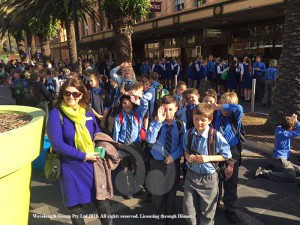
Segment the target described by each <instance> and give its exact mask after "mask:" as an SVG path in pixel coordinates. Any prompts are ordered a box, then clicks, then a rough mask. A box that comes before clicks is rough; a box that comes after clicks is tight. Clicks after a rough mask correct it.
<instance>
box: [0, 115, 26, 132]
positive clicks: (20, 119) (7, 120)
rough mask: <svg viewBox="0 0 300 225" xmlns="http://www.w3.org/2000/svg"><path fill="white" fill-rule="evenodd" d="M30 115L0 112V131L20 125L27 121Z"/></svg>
mask: <svg viewBox="0 0 300 225" xmlns="http://www.w3.org/2000/svg"><path fill="white" fill-rule="evenodd" d="M31 120H32V117H31V116H29V115H24V114H19V113H0V133H3V132H6V131H9V130H13V129H16V128H18V127H22V126H24V125H26V124H27V123H29V122H30V121H31Z"/></svg>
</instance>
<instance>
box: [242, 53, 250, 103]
mask: <svg viewBox="0 0 300 225" xmlns="http://www.w3.org/2000/svg"><path fill="white" fill-rule="evenodd" d="M243 66H244V74H243V76H242V77H241V80H242V88H243V89H244V97H245V101H250V99H251V90H252V66H251V59H250V58H249V57H245V58H244V62H243Z"/></svg>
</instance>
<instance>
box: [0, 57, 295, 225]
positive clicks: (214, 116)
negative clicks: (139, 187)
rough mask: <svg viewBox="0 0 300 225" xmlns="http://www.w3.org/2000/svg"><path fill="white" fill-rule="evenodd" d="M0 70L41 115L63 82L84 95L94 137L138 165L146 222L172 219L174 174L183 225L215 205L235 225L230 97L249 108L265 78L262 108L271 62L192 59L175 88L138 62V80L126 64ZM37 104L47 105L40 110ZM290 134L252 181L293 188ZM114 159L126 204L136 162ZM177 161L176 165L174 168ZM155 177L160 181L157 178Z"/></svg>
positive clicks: (171, 67)
mask: <svg viewBox="0 0 300 225" xmlns="http://www.w3.org/2000/svg"><path fill="white" fill-rule="evenodd" d="M2 68H3V67H0V74H1V80H0V81H1V82H3V77H5V80H6V84H7V86H8V87H10V88H11V89H12V94H13V96H14V98H16V103H17V104H19V105H26V104H27V103H28V101H26V98H28V92H29V91H28V90H29V89H30V88H29V87H30V86H33V87H34V90H35V93H33V94H34V95H36V96H37V92H38V93H40V96H41V99H40V102H39V103H38V104H36V105H34V106H36V107H40V108H43V109H44V110H45V111H47V110H46V109H45V107H46V108H47V107H50V108H51V107H52V105H53V102H54V101H55V100H56V98H57V95H58V93H59V90H60V87H61V85H62V84H63V83H64V82H65V81H66V79H67V78H70V77H72V78H75V79H81V80H82V81H83V82H84V83H85V85H86V88H87V89H88V93H89V98H90V107H91V109H92V110H93V112H94V115H95V117H96V120H97V123H98V125H99V127H101V131H102V132H105V133H107V134H109V135H111V136H112V137H113V139H114V140H115V141H117V142H119V143H122V144H124V145H126V146H128V147H131V148H132V149H133V151H134V152H135V153H136V154H139V155H140V156H141V157H142V158H143V159H144V161H145V164H146V170H147V171H146V172H147V174H148V175H149V177H150V183H149V184H148V185H147V184H145V186H146V189H147V190H148V191H149V192H150V193H151V195H150V196H151V198H152V204H153V212H154V214H158V215H161V214H164V215H172V214H174V213H175V202H176V201H175V200H176V191H177V189H178V188H179V184H180V175H181V174H182V175H183V177H184V179H185V181H184V185H183V187H184V189H183V190H184V199H183V212H184V213H185V214H186V215H188V216H189V217H188V219H187V220H188V222H189V224H192V225H196V224H201V225H204V224H209V225H211V224H214V217H215V212H216V208H217V206H218V205H219V204H220V202H221V201H223V202H224V206H225V210H226V215H227V218H228V220H229V221H230V222H232V223H240V222H241V221H240V218H239V217H238V216H237V214H236V201H237V198H238V196H237V184H238V171H239V166H240V163H241V149H240V148H239V144H240V143H239V142H240V134H241V129H242V124H241V118H242V115H243V108H242V106H241V105H240V104H239V100H238V97H237V94H236V92H237V90H240V91H241V95H242V96H244V97H245V100H246V101H248V100H250V98H251V88H252V86H251V85H252V78H253V77H256V78H258V80H259V82H261V80H260V79H261V77H260V76H262V74H263V73H266V76H265V79H266V93H265V97H264V101H263V103H264V104H270V101H271V92H272V88H273V86H274V81H275V79H276V60H271V62H270V67H269V68H268V69H265V67H264V66H263V64H262V63H261V61H260V57H257V58H256V62H255V63H254V64H252V63H251V60H250V58H248V57H245V58H244V61H243V63H240V62H238V60H237V59H236V58H233V61H232V62H231V65H230V66H229V65H228V62H226V60H225V59H216V60H213V57H212V56H209V57H208V59H207V60H203V59H197V60H196V61H195V62H190V63H189V65H188V68H187V78H188V82H187V83H185V82H184V81H182V74H181V73H182V69H181V64H180V62H179V61H176V60H173V61H170V60H168V59H162V60H155V61H154V63H153V64H149V62H147V61H146V62H145V63H144V64H143V65H142V67H141V68H140V72H141V73H143V74H142V76H136V75H135V72H134V69H133V68H132V66H131V65H130V64H129V63H122V64H120V65H119V66H116V67H114V68H111V70H110V73H109V74H108V75H107V76H105V75H99V74H97V73H95V72H94V70H93V69H92V67H91V69H85V70H84V71H83V72H82V71H78V72H70V71H69V69H68V68H64V69H62V70H60V71H59V70H56V69H50V68H49V67H48V69H45V68H43V66H42V65H41V66H40V67H39V65H37V68H35V69H31V70H28V71H26V70H24V71H23V70H20V69H18V68H14V69H12V70H11V71H10V73H7V74H5V75H4V72H3V71H5V70H3V69H2ZM87 68H90V66H89V67H87ZM224 71H228V77H227V78H226V79H225V80H224V78H223V77H222V76H223V74H224ZM175 77H176V79H175V82H174V78H175ZM177 78H179V79H178V82H177ZM174 84H176V87H175V90H174V95H172V94H171V92H172V91H173V90H172V89H173V86H174ZM225 87H226V88H225ZM214 88H215V89H216V90H217V91H216V90H215V89H214ZM31 94H32V93H31ZM41 102H43V104H47V103H49V104H48V105H46V106H45V105H43V106H41V104H40V103H41ZM109 117H113V120H109ZM112 123H113V124H112ZM112 125H113V126H112ZM295 127H296V128H295ZM298 130H299V124H298V121H297V117H295V116H292V117H291V118H290V119H286V120H285V121H284V122H283V124H282V126H281V127H279V128H277V130H276V140H277V142H276V143H277V145H276V143H275V146H277V147H278V150H277V151H275V152H274V155H275V156H274V160H273V161H272V164H273V166H274V167H275V168H276V169H277V170H278V171H276V170H275V171H270V170H266V169H262V168H259V169H258V170H257V172H256V176H257V177H268V178H270V179H277V180H280V179H281V180H289V181H292V180H294V178H295V176H294V172H293V171H292V170H291V165H290V163H289V161H288V154H289V144H287V146H283V147H282V146H279V145H280V143H282V139H284V138H290V137H293V136H298V135H299V131H298ZM212 133H214V134H215V135H216V138H215V146H216V153H217V155H210V154H209V151H208V148H209V147H208V146H209V143H208V142H209V136H210V135H212ZM276 154H277V155H276ZM282 155H284V157H282ZM120 157H121V158H122V163H121V167H122V168H121V169H122V171H123V174H124V182H125V184H126V185H125V186H126V188H125V191H124V193H123V194H124V196H125V197H126V198H132V197H133V195H134V194H135V193H136V192H137V191H136V190H135V189H136V188H135V187H134V186H135V180H134V176H132V174H134V173H136V172H137V171H136V170H137V167H136V160H135V159H134V158H133V157H132V155H130V154H126V153H121V155H120ZM229 158H232V159H233V160H234V162H235V163H234V170H233V174H232V176H231V177H230V178H229V179H228V180H226V181H223V180H220V179H219V176H218V173H217V172H216V167H215V163H216V162H219V161H225V160H226V159H229ZM279 158H280V160H279ZM282 158H283V159H282ZM181 159H184V163H182V164H181V165H180V161H181ZM279 164H280V165H279ZM283 169H284V172H282V170H283ZM157 171H160V172H161V174H163V175H164V176H163V177H161V176H160V175H158V174H157ZM223 192H224V194H223ZM155 223H156V224H168V225H169V224H172V220H169V219H163V218H161V219H157V220H156V221H155Z"/></svg>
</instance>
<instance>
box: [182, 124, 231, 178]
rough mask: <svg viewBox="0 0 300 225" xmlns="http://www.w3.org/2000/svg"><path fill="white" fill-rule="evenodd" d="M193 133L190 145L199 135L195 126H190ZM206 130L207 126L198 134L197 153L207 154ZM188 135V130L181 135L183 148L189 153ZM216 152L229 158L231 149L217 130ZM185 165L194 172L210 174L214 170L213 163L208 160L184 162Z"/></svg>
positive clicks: (207, 129) (207, 130)
mask: <svg viewBox="0 0 300 225" xmlns="http://www.w3.org/2000/svg"><path fill="white" fill-rule="evenodd" d="M191 129H192V133H191V135H193V138H192V143H191V145H190V146H193V145H194V142H195V140H196V137H197V136H199V135H198V133H197V130H196V128H191ZM208 132H209V126H207V127H206V128H205V130H204V131H203V133H202V134H201V135H200V138H199V140H198V144H197V153H198V154H201V155H208V148H207V140H208ZM188 136H189V131H187V132H186V133H185V134H184V136H183V149H184V151H186V152H187V153H189V154H191V151H190V149H188V141H189V140H188ZM216 153H217V154H219V155H221V156H223V157H224V158H225V159H228V158H231V157H232V155H231V151H230V146H229V145H228V143H227V141H226V140H225V138H224V137H223V136H222V135H221V134H220V133H219V132H217V135H216ZM186 165H187V167H188V168H189V169H190V170H192V171H193V172H196V173H198V174H212V173H214V172H216V169H215V167H214V165H213V164H212V163H210V162H208V163H196V162H193V163H189V162H186Z"/></svg>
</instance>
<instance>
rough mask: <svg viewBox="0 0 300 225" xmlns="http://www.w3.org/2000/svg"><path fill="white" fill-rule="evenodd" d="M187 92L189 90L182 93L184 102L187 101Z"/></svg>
mask: <svg viewBox="0 0 300 225" xmlns="http://www.w3.org/2000/svg"><path fill="white" fill-rule="evenodd" d="M188 92H189V89H187V90H186V91H184V92H182V98H183V99H184V100H186V101H188V100H189V97H188Z"/></svg>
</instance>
